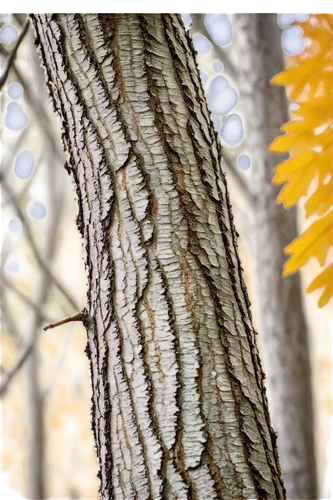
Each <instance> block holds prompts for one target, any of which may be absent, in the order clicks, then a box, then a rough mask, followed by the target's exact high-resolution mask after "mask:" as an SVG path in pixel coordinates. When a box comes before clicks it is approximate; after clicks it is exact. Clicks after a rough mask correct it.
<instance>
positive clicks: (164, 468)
mask: <svg viewBox="0 0 333 500" xmlns="http://www.w3.org/2000/svg"><path fill="white" fill-rule="evenodd" d="M31 18H32V21H33V24H34V26H35V29H36V38H37V41H36V43H37V46H38V47H39V50H40V54H41V57H42V59H43V63H44V66H45V69H46V76H47V84H48V88H49V92H50V94H51V97H52V99H53V104H54V107H55V109H56V111H57V112H58V114H59V116H60V118H61V120H62V125H63V142H64V148H65V150H66V152H67V155H68V163H67V169H68V170H69V172H70V173H71V175H72V178H73V180H74V183H75V187H76V193H77V198H78V218H77V220H78V226H79V229H80V231H81V234H82V238H83V244H84V248H85V264H86V271H87V276H88V297H87V310H88V314H87V316H86V320H85V325H86V328H87V333H88V345H87V354H88V356H89V358H90V367H91V377H92V402H93V408H92V426H93V431H94V435H95V441H96V447H97V454H98V458H99V476H100V480H101V497H102V499H103V500H109V499H110V498H119V499H126V500H128V499H132V498H133V499H134V498H140V499H148V498H154V499H157V498H170V499H171V498H192V499H198V500H202V499H206V498H209V499H218V498H223V499H232V498H239V499H248V498H283V497H284V488H283V484H282V480H281V474H280V469H279V464H278V456H277V449H276V444H275V434H274V432H273V430H272V428H271V426H270V419H269V413H268V408H267V401H266V396H265V389H264V387H263V375H262V370H261V365H260V360H259V356H258V351H257V348H256V345H255V337H254V331H253V327H252V323H251V316H250V311H249V302H248V297H247V292H246V288H245V285H244V282H243V279H242V271H241V266H240V262H239V256H238V251H237V243H236V231H235V229H234V226H233V218H232V214H231V208H230V203H229V198H228V192H227V187H226V182H225V177H224V174H223V173H222V171H221V168H220V165H221V158H222V157H221V148H220V145H219V142H218V140H217V137H216V134H215V132H214V129H213V125H212V123H211V121H210V117H209V112H208V111H207V106H206V102H205V99H204V95H203V90H202V87H201V84H200V79H199V75H198V69H197V66H196V64H195V59H194V50H193V46H192V43H191V41H190V40H189V39H188V37H187V36H186V34H185V31H184V28H183V26H182V22H181V20H180V17H179V16H176V15H168V14H165V15H164V14H163V15H136V14H133V15H132V14H131V15H115V14H113V15H112V14H110V15H109V14H102V15H98V14H93V15H32V16H31Z"/></svg>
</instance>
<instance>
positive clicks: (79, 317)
mask: <svg viewBox="0 0 333 500" xmlns="http://www.w3.org/2000/svg"><path fill="white" fill-rule="evenodd" d="M87 316H88V311H87V309H86V308H85V307H84V308H83V309H82V311H81V312H79V313H77V314H75V315H74V316H69V317H68V318H65V319H62V320H60V321H57V322H56V323H51V324H50V325H47V326H44V328H43V330H45V331H46V330H49V329H50V328H55V327H56V326H60V325H65V324H66V323H70V322H71V321H83V320H84V319H85V318H86V317H87Z"/></svg>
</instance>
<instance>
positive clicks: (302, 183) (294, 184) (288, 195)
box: [276, 169, 314, 208]
mask: <svg viewBox="0 0 333 500" xmlns="http://www.w3.org/2000/svg"><path fill="white" fill-rule="evenodd" d="M313 178H314V176H313V172H312V170H311V169H305V170H304V172H303V174H301V175H295V177H293V178H292V179H291V180H290V181H289V182H288V183H287V184H285V185H284V186H283V188H282V189H281V191H280V194H279V196H278V197H277V199H276V203H281V202H283V203H284V208H290V207H292V206H293V205H296V204H297V203H298V201H299V200H300V198H301V197H302V196H305V195H306V194H307V192H308V189H309V187H310V184H311V182H312V180H313Z"/></svg>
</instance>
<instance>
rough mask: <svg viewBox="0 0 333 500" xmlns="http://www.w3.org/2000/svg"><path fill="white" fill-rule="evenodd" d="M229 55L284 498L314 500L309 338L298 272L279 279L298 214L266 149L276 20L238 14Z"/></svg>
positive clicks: (273, 102) (277, 113)
mask: <svg viewBox="0 0 333 500" xmlns="http://www.w3.org/2000/svg"><path fill="white" fill-rule="evenodd" d="M232 22H233V27H234V32H235V36H234V40H233V42H232V44H231V46H230V52H229V54H230V55H231V57H232V62H233V66H234V68H235V71H236V74H237V75H238V81H237V88H238V90H239V92H240V103H241V106H242V110H243V113H244V118H245V126H246V138H247V144H248V149H249V153H250V155H251V158H252V165H253V167H252V177H251V180H250V183H249V189H250V191H251V194H252V205H253V211H254V224H255V229H254V230H253V232H252V234H253V237H254V240H255V247H256V265H257V272H256V274H257V276H258V291H259V300H260V310H261V330H262V332H263V336H264V349H265V354H266V356H265V359H267V363H266V365H267V392H268V398H269V401H270V403H271V404H272V420H273V424H274V427H275V428H276V430H277V431H278V445H279V452H280V456H281V466H282V470H283V472H284V473H285V482H286V489H287V494H288V497H290V498H316V495H317V480H316V461H315V449H314V436H313V428H314V422H313V410H312V387H311V369H310V362H309V345H308V333H307V326H306V322H305V316H304V312H303V304H302V296H301V286H300V278H299V273H297V274H293V275H292V276H288V277H286V278H283V277H282V271H283V265H284V262H285V260H286V256H285V255H284V253H283V249H284V248H285V247H286V246H287V245H288V244H289V243H290V242H291V241H292V240H294V239H295V238H296V237H297V224H296V210H295V209H293V210H288V211H286V210H285V209H284V208H283V206H282V205H277V204H276V202H275V200H276V198H277V195H278V193H279V191H280V189H281V187H280V186H274V185H272V183H271V181H272V178H273V174H274V167H275V166H276V165H278V163H280V162H281V161H282V160H283V157H281V155H276V154H275V155H274V154H272V153H269V152H268V146H269V145H270V143H271V142H272V141H273V140H274V139H275V138H276V137H277V136H278V135H279V134H280V127H281V126H282V125H283V124H284V123H286V122H287V121H288V120H289V113H288V107H287V106H288V105H287V99H286V96H285V92H284V89H282V88H278V87H276V86H273V85H270V84H269V81H270V80H271V79H272V78H273V76H274V75H276V74H277V73H280V72H281V71H282V70H283V69H284V61H283V52H282V49H281V32H280V30H279V29H278V26H277V22H276V15H273V14H255V15H254V14H236V15H234V16H233V18H232Z"/></svg>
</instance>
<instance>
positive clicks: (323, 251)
mask: <svg viewBox="0 0 333 500" xmlns="http://www.w3.org/2000/svg"><path fill="white" fill-rule="evenodd" d="M301 27H302V28H303V30H304V38H305V40H306V48H305V50H304V52H303V53H302V54H300V55H298V56H293V57H289V58H288V67H287V69H286V70H285V71H283V72H282V73H280V74H278V75H276V76H275V77H274V78H273V79H272V81H271V83H274V84H276V85H284V86H286V90H287V93H288V96H289V98H290V100H291V101H292V102H293V103H296V104H297V105H298V106H299V108H298V109H297V110H296V111H293V117H292V120H291V121H290V122H288V123H286V124H285V125H284V126H283V127H282V128H281V131H282V132H285V135H282V136H280V137H278V138H277V139H276V140H275V141H274V142H273V143H272V144H271V145H270V147H269V150H270V151H272V152H275V153H287V152H289V153H290V158H289V159H288V160H287V161H284V162H283V163H281V164H280V165H279V166H278V167H277V168H276V169H275V177H274V179H273V183H274V184H280V183H285V184H284V186H283V187H282V189H281V192H280V194H279V196H278V199H277V202H283V203H284V206H285V208H289V207H290V206H292V205H294V204H295V203H297V202H298V201H299V199H300V198H301V197H302V196H307V201H306V203H305V210H306V217H310V216H315V217H316V220H315V221H314V222H313V223H312V224H311V225H310V226H309V227H308V229H306V231H304V233H303V234H301V235H300V236H299V238H297V239H296V240H294V241H293V242H292V243H291V244H290V245H289V246H288V247H286V249H285V252H286V253H287V254H291V257H290V259H289V260H288V262H287V263H286V265H285V268H284V275H285V276H286V275H288V274H291V273H293V272H295V271H297V270H299V269H300V268H301V267H302V266H304V264H306V263H307V262H308V260H309V259H310V258H311V257H316V258H317V260H318V262H319V264H320V265H321V267H323V266H324V265H325V263H326V261H327V255H328V252H329V250H330V248H331V247H332V246H333V231H332V229H333V180H332V168H333V115H332V113H333V112H332V92H333V88H332V71H333V66H332V48H333V47H332V41H333V38H332V37H333V15H332V14H313V15H310V17H309V20H308V21H307V22H306V23H302V24H301ZM310 185H311V189H310V192H311V194H308V193H309V188H310ZM323 287H324V288H323ZM318 288H323V293H322V295H321V297H320V299H319V303H318V305H319V307H323V306H324V305H325V304H327V302H328V301H329V299H330V298H331V297H332V295H333V264H328V265H327V266H326V268H325V269H324V270H323V271H322V272H321V273H320V274H319V276H317V277H316V278H315V279H314V280H313V281H312V283H311V284H310V286H309V287H308V288H307V292H312V291H313V290H316V289H318Z"/></svg>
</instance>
